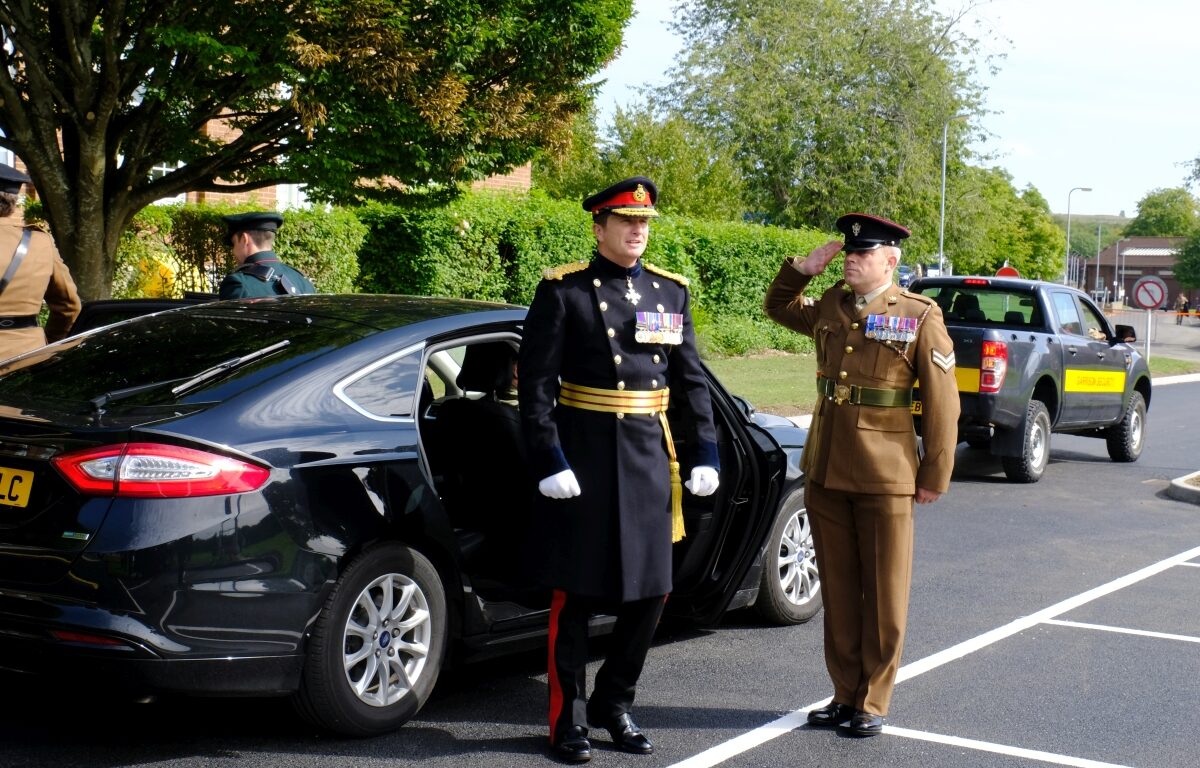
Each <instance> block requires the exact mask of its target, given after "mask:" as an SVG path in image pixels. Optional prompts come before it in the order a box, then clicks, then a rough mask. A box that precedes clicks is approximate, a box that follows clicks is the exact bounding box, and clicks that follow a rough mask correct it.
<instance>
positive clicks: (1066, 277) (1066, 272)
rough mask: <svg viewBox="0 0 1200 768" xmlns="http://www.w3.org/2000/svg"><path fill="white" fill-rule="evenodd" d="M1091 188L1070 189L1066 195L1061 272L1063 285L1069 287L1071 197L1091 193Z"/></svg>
mask: <svg viewBox="0 0 1200 768" xmlns="http://www.w3.org/2000/svg"><path fill="white" fill-rule="evenodd" d="M1091 191H1092V188H1091V187H1071V191H1070V192H1068V193H1067V256H1066V262H1065V264H1064V266H1065V267H1066V269H1064V270H1063V285H1069V284H1070V282H1071V195H1073V194H1075V193H1076V192H1091Z"/></svg>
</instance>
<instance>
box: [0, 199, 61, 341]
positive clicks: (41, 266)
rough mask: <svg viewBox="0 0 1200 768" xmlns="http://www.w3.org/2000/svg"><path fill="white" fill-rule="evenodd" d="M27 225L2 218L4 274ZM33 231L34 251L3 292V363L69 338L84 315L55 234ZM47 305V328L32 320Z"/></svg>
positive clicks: (0, 307)
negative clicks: (30, 320) (23, 353)
mask: <svg viewBox="0 0 1200 768" xmlns="http://www.w3.org/2000/svg"><path fill="white" fill-rule="evenodd" d="M26 228H27V227H26V225H25V222H24V220H23V219H22V218H21V217H20V216H7V217H4V218H0V275H3V274H4V273H5V272H6V271H7V270H8V267H9V265H10V264H11V263H12V259H13V255H14V254H15V252H16V250H17V245H18V244H19V243H20V242H21V236H22V235H23V234H24V232H25V229H26ZM28 228H29V229H30V235H31V236H30V240H29V250H28V251H27V252H26V254H25V259H24V261H22V262H21V264H20V266H18V267H17V270H16V272H14V273H13V276H12V280H11V281H10V282H9V284H8V286H7V287H6V288H5V289H4V292H3V293H0V359H6V358H9V357H13V356H14V355H19V354H21V353H22V352H28V351H29V350H31V349H37V348H38V347H40V346H43V345H44V344H46V343H47V342H51V341H58V340H59V339H61V338H63V337H64V336H66V335H67V333H68V332H69V331H70V330H71V325H72V324H73V323H74V322H75V317H76V316H77V315H78V314H79V308H80V302H79V293H78V292H77V291H76V290H75V281H74V280H72V279H71V272H70V270H68V269H67V265H66V264H65V263H63V260H62V258H61V257H60V256H59V255H58V249H57V248H55V247H54V241H53V239H51V237H50V235H49V234H47V233H46V232H43V231H42V230H40V229H38V228H37V227H28ZM43 301H45V302H46V304H47V305H48V306H49V308H50V316H49V318H48V319H47V320H46V327H45V329H43V328H42V327H41V326H39V325H37V324H36V322H34V323H33V324H31V325H25V327H5V326H6V325H8V326H14V325H15V326H20V325H24V324H25V323H27V322H28V318H30V317H34V318H36V316H37V314H38V312H40V311H41V309H42V302H43Z"/></svg>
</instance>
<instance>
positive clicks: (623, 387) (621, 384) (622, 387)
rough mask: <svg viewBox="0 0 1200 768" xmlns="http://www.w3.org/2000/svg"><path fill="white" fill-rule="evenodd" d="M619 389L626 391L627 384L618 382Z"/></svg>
mask: <svg viewBox="0 0 1200 768" xmlns="http://www.w3.org/2000/svg"><path fill="white" fill-rule="evenodd" d="M617 389H625V382H623V381H618V382H617Z"/></svg>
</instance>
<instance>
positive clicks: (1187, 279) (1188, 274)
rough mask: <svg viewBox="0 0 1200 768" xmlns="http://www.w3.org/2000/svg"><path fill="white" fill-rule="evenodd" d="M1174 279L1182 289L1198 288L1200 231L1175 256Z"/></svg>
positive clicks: (1199, 277)
mask: <svg viewBox="0 0 1200 768" xmlns="http://www.w3.org/2000/svg"><path fill="white" fill-rule="evenodd" d="M1175 279H1176V280H1178V281H1179V284H1180V285H1182V286H1183V287H1184V288H1200V230H1196V232H1195V234H1193V235H1192V236H1191V237H1189V238H1188V239H1187V240H1185V241H1184V242H1183V245H1182V246H1181V247H1180V249H1179V251H1178V252H1177V253H1176V254H1175Z"/></svg>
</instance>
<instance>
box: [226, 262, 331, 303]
mask: <svg viewBox="0 0 1200 768" xmlns="http://www.w3.org/2000/svg"><path fill="white" fill-rule="evenodd" d="M288 286H291V287H292V288H294V289H295V290H288ZM316 292H317V289H316V287H315V286H313V284H312V283H311V282H309V280H308V278H307V277H305V276H304V275H303V274H302V273H301V272H300V271H299V270H297V269H294V268H292V267H289V266H288V265H287V264H284V263H283V262H282V261H280V260H279V257H278V256H276V255H275V252H274V251H259V252H258V253H254V254H251V255H250V256H249V257H247V259H246V260H245V261H244V262H242V264H241V266H239V267H238V268H237V269H235V270H234V271H233V272H230V273H229V274H228V275H226V276H225V279H224V280H222V281H221V287H220V289H219V291H218V293H219V295H220V297H221V298H222V299H251V298H255V299H256V298H261V297H264V296H284V295H287V294H289V293H316Z"/></svg>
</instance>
